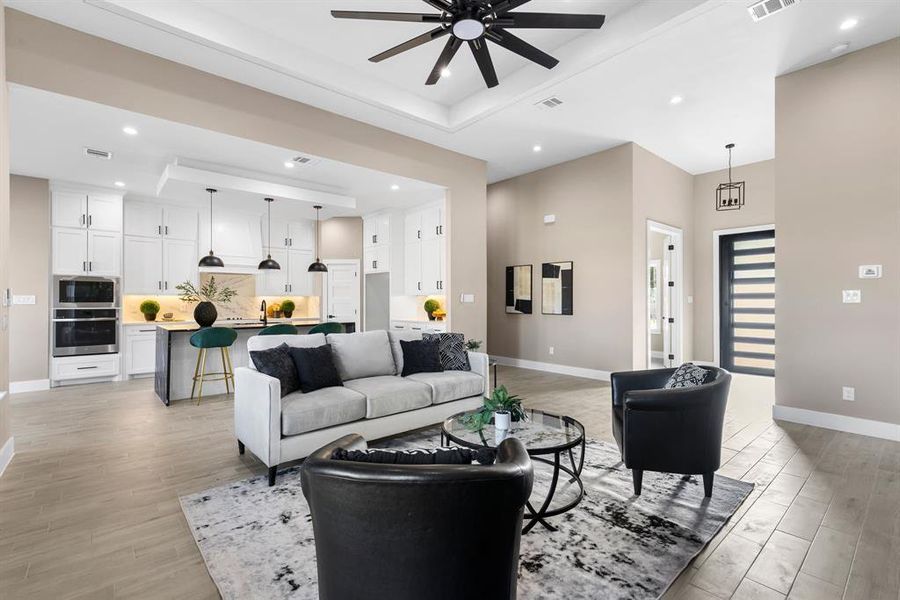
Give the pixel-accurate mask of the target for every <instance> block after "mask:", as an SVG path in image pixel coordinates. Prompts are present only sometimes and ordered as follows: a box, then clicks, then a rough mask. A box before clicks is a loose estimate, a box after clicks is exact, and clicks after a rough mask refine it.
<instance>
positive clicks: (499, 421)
mask: <svg viewBox="0 0 900 600" xmlns="http://www.w3.org/2000/svg"><path fill="white" fill-rule="evenodd" d="M509 417H510V415H509V411H508V410H498V411H496V412H495V413H494V429H503V430H507V429H509Z"/></svg>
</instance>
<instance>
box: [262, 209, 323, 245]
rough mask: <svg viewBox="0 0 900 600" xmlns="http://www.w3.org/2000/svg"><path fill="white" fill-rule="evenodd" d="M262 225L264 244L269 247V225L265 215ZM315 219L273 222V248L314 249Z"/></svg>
mask: <svg viewBox="0 0 900 600" xmlns="http://www.w3.org/2000/svg"><path fill="white" fill-rule="evenodd" d="M260 227H261V230H262V243H263V246H264V247H266V248H268V247H269V236H268V233H269V232H268V225H267V223H266V217H265V216H263V218H262V220H261V222H260ZM315 235H316V234H315V221H292V222H287V221H278V222H275V221H273V222H272V244H271V247H272V248H293V249H295V250H312V249H313V246H314V245H315Z"/></svg>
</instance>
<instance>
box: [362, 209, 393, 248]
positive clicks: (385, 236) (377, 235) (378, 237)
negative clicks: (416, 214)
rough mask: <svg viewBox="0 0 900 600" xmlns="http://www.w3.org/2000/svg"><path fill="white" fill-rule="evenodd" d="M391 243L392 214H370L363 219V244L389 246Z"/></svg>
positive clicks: (366, 245)
mask: <svg viewBox="0 0 900 600" xmlns="http://www.w3.org/2000/svg"><path fill="white" fill-rule="evenodd" d="M390 243H391V216H390V215H388V214H376V215H370V216H368V217H366V218H365V219H363V246H365V247H371V246H387V245H388V244H390Z"/></svg>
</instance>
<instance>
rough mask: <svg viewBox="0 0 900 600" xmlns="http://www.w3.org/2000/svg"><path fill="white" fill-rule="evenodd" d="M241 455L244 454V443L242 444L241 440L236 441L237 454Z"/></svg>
mask: <svg viewBox="0 0 900 600" xmlns="http://www.w3.org/2000/svg"><path fill="white" fill-rule="evenodd" d="M243 453H244V442H242V441H241V440H238V454H243Z"/></svg>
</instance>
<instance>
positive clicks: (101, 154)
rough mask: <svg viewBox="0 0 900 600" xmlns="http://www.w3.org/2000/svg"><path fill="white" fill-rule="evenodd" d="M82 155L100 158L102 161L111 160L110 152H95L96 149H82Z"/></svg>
mask: <svg viewBox="0 0 900 600" xmlns="http://www.w3.org/2000/svg"><path fill="white" fill-rule="evenodd" d="M84 155H85V156H93V157H94V158H102V159H103V160H110V159H111V158H112V152H107V151H106V150H97V149H96V148H88V147H87V146H85V147H84Z"/></svg>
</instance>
